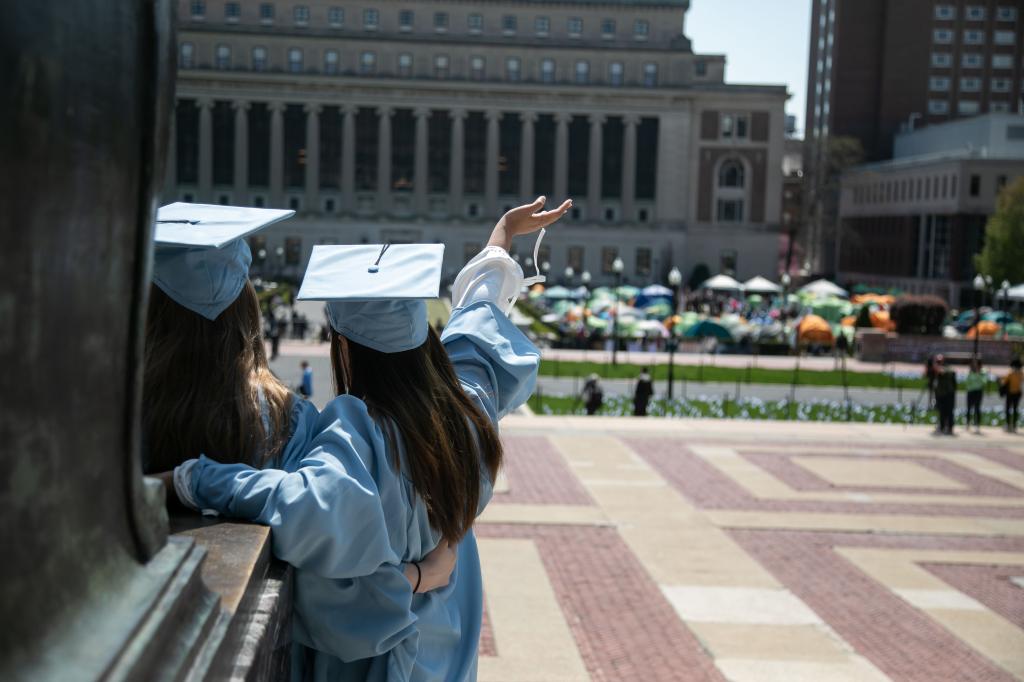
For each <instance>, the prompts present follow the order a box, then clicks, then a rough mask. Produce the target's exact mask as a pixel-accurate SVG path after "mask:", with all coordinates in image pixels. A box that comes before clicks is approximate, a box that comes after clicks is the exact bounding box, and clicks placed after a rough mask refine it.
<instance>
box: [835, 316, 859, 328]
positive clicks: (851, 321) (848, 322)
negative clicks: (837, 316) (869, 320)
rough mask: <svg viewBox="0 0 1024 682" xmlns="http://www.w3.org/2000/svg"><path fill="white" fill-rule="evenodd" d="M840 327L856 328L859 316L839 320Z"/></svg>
mask: <svg viewBox="0 0 1024 682" xmlns="http://www.w3.org/2000/svg"><path fill="white" fill-rule="evenodd" d="M839 326H841V327H856V326H857V316H856V315H847V316H846V317H844V318H843V319H841V320H839Z"/></svg>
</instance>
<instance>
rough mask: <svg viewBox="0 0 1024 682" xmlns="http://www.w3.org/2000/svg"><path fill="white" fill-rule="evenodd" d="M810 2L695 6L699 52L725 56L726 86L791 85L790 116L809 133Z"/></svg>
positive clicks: (707, 1)
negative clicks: (806, 115) (806, 112)
mask: <svg viewBox="0 0 1024 682" xmlns="http://www.w3.org/2000/svg"><path fill="white" fill-rule="evenodd" d="M810 26H811V0H691V3H690V11H689V12H687V14H686V35H687V37H689V38H690V40H692V41H693V50H694V52H698V53H701V52H705V53H711V54H724V55H725V57H726V63H725V80H726V82H727V83H769V84H773V85H786V86H787V87H788V88H789V91H790V93H792V97H791V98H790V99H789V101H788V102H787V103H786V113H787V114H795V115H796V117H797V130H799V131H802V130H803V127H804V98H805V95H806V93H805V90H806V89H807V51H808V47H809V42H810Z"/></svg>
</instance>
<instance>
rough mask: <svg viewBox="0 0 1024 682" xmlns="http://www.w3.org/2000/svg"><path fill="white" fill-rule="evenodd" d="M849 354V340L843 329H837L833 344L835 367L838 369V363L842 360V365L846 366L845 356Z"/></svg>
mask: <svg viewBox="0 0 1024 682" xmlns="http://www.w3.org/2000/svg"><path fill="white" fill-rule="evenodd" d="M849 354H850V340H849V339H848V338H846V334H845V333H843V330H841V329H840V330H839V336H838V337H836V346H835V365H834V366H835V368H836V369H839V363H840V361H842V366H843V368H844V369H845V368H846V358H847V356H848V355H849Z"/></svg>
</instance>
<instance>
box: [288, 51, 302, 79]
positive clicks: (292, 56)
mask: <svg viewBox="0 0 1024 682" xmlns="http://www.w3.org/2000/svg"><path fill="white" fill-rule="evenodd" d="M288 70H289V71H290V72H292V73H302V50H301V49H299V48H297V47H293V48H290V49H289V50H288Z"/></svg>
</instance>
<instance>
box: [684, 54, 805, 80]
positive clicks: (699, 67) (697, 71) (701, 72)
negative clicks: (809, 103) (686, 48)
mask: <svg viewBox="0 0 1024 682" xmlns="http://www.w3.org/2000/svg"><path fill="white" fill-rule="evenodd" d="M819 65H820V62H819ZM693 73H694V75H695V76H697V78H703V77H704V76H706V75H708V63H707V62H706V61H704V60H703V59H698V60H697V61H695V62H694V63H693Z"/></svg>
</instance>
